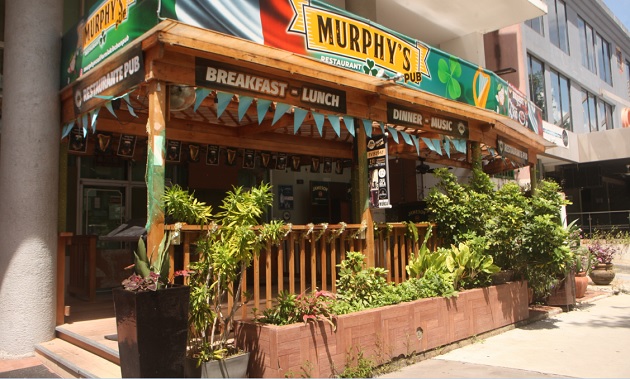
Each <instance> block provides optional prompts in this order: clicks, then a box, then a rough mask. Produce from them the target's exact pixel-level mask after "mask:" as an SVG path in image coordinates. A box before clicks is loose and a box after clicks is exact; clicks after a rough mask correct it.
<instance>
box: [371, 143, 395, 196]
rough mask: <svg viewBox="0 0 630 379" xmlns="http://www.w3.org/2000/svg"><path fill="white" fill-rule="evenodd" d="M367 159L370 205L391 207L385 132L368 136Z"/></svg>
mask: <svg viewBox="0 0 630 379" xmlns="http://www.w3.org/2000/svg"><path fill="white" fill-rule="evenodd" d="M367 161H368V180H369V182H368V188H369V190H370V206H371V207H373V208H391V204H390V203H389V175H388V172H389V162H388V152H387V135H386V134H381V135H378V136H373V137H368V139H367Z"/></svg>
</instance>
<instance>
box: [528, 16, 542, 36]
mask: <svg viewBox="0 0 630 379" xmlns="http://www.w3.org/2000/svg"><path fill="white" fill-rule="evenodd" d="M525 25H527V26H529V27H530V28H532V29H534V31H536V32H537V33H538V34H540V35H541V36H544V35H545V28H544V26H543V18H542V16H540V17H536V18H532V19H531V20H527V21H525Z"/></svg>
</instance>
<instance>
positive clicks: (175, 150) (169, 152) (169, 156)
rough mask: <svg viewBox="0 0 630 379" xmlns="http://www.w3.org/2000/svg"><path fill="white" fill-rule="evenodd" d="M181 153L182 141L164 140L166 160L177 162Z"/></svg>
mask: <svg viewBox="0 0 630 379" xmlns="http://www.w3.org/2000/svg"><path fill="white" fill-rule="evenodd" d="M181 154H182V141H174V140H167V141H166V161H167V162H179V161H180V160H181Z"/></svg>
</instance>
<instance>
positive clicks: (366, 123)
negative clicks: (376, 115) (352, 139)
mask: <svg viewBox="0 0 630 379" xmlns="http://www.w3.org/2000/svg"><path fill="white" fill-rule="evenodd" d="M363 128H364V129H365V135H367V136H368V137H372V121H370V120H366V119H363Z"/></svg>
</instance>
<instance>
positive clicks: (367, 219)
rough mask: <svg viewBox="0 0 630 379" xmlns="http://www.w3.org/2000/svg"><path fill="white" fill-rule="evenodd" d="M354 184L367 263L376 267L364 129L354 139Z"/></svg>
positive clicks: (358, 130) (354, 197)
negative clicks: (363, 232)
mask: <svg viewBox="0 0 630 379" xmlns="http://www.w3.org/2000/svg"><path fill="white" fill-rule="evenodd" d="M354 154H355V155H354V159H355V164H354V165H353V166H354V170H355V172H354V173H353V174H355V175H354V178H353V179H354V183H352V185H353V189H354V191H353V194H352V196H353V199H356V200H355V201H354V205H355V207H356V208H355V211H354V214H355V215H357V216H358V218H359V222H360V223H365V224H366V225H367V228H366V230H365V242H366V243H365V245H364V246H365V250H364V251H363V254H365V259H366V263H367V265H368V266H369V267H373V266H374V227H373V223H374V221H373V219H372V210H371V209H370V199H369V187H368V183H369V178H368V167H367V166H368V161H367V135H366V134H365V130H364V129H363V128H362V127H359V128H357V129H356V138H355V139H354ZM357 216H355V217H357Z"/></svg>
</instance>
